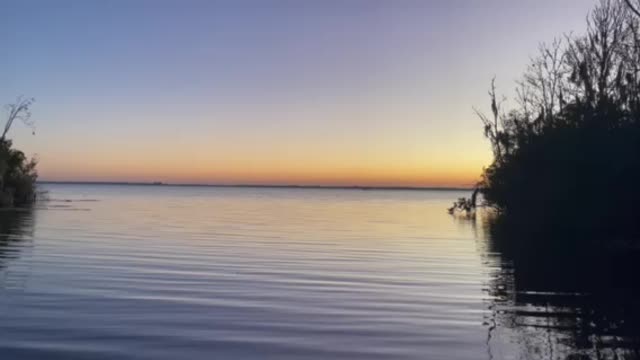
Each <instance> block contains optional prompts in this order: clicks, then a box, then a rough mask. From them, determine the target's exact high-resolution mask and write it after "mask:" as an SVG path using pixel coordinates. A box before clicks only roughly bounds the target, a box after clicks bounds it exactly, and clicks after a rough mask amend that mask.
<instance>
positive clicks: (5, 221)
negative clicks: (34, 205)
mask: <svg viewBox="0 0 640 360" xmlns="http://www.w3.org/2000/svg"><path fill="white" fill-rule="evenodd" d="M33 222H34V212H33V210H31V209H18V210H0V268H2V267H4V266H5V265H6V263H7V261H8V260H10V259H13V258H17V257H18V256H19V250H20V249H21V248H22V247H24V241H25V239H26V238H28V237H30V235H32V233H33Z"/></svg>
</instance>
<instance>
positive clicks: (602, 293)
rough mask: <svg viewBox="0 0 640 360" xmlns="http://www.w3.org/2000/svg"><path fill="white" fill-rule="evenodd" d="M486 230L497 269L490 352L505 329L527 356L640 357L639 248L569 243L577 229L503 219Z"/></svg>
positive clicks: (488, 249) (491, 294) (491, 306)
mask: <svg viewBox="0 0 640 360" xmlns="http://www.w3.org/2000/svg"><path fill="white" fill-rule="evenodd" d="M485 229H486V233H487V243H486V245H485V249H484V253H485V258H486V259H489V260H487V261H491V263H490V265H493V266H494V269H495V272H494V273H492V274H491V280H490V283H489V287H488V292H489V298H490V304H489V309H490V311H491V316H490V319H489V321H488V322H487V323H488V326H489V338H488V342H489V351H490V354H489V355H490V357H491V356H493V355H492V353H495V351H493V349H492V346H493V344H492V342H494V339H495V338H496V333H505V334H509V335H511V336H512V337H513V339H514V340H515V341H516V342H517V347H518V351H519V352H520V354H518V357H517V358H520V359H572V360H573V359H640V283H639V282H638V281H637V274H640V272H638V270H640V265H639V264H636V262H634V259H637V258H638V255H637V254H634V253H633V252H631V251H625V252H617V251H612V250H605V249H599V250H598V251H593V250H585V249H583V250H580V251H576V249H575V248H573V249H571V250H569V249H564V248H562V246H560V244H564V243H566V241H562V240H563V238H566V237H567V236H571V234H562V233H554V234H550V233H545V232H543V231H534V230H532V229H522V228H518V226H509V225H507V224H505V223H504V221H499V220H497V219H488V220H487V221H486V223H485ZM541 237H545V238H546V240H547V241H540V238H541ZM580 240H581V241H588V239H580ZM543 244H544V245H543Z"/></svg>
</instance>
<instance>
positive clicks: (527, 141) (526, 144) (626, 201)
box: [454, 0, 640, 238]
mask: <svg viewBox="0 0 640 360" xmlns="http://www.w3.org/2000/svg"><path fill="white" fill-rule="evenodd" d="M639 20H640V19H639V18H638V17H637V16H636V15H635V13H634V12H633V11H632V10H631V8H630V7H629V6H628V5H627V3H626V2H625V1H624V0H602V1H601V2H600V4H599V6H598V7H597V8H596V9H594V10H593V11H592V13H591V15H590V17H589V18H588V28H587V33H586V35H584V36H580V37H566V38H565V39H564V40H562V41H555V42H554V43H553V44H551V45H543V46H541V48H540V50H541V51H540V56H539V57H538V58H536V59H534V60H533V61H532V63H531V65H530V66H529V68H528V69H527V71H526V72H525V74H524V76H523V79H522V80H521V81H520V82H519V84H518V89H517V95H518V96H517V100H518V106H516V107H515V108H514V109H512V110H510V111H504V110H503V109H502V107H503V106H502V105H503V104H504V102H502V101H499V100H498V99H497V96H496V91H495V86H494V85H493V83H492V87H491V91H490V92H489V94H490V97H491V110H492V111H491V113H492V116H491V117H487V116H485V115H483V114H481V113H478V114H479V115H480V118H481V119H482V121H483V123H484V125H485V128H484V129H485V135H486V137H487V138H488V139H489V140H490V142H491V144H492V149H493V154H494V160H493V163H492V164H491V165H490V166H489V167H488V168H486V169H485V171H484V173H483V175H482V180H481V181H480V183H479V184H478V189H479V190H480V192H481V193H482V195H483V198H484V201H485V203H486V205H488V206H491V207H493V208H495V209H497V211H498V212H499V213H501V214H503V215H504V216H507V217H509V218H510V219H511V220H513V221H515V222H517V223H520V224H526V225H534V226H543V227H547V228H555V229H557V228H568V229H571V230H572V231H584V232H585V233H586V232H589V233H592V232H594V231H602V232H606V233H607V234H609V235H614V237H615V236H618V237H633V238H640V211H638V209H637V207H638V204H640V187H639V186H640V31H639V28H640V21H639ZM461 204H462V203H461ZM462 205H468V203H464V204H462ZM454 207H455V208H457V209H459V210H466V209H463V207H461V206H454Z"/></svg>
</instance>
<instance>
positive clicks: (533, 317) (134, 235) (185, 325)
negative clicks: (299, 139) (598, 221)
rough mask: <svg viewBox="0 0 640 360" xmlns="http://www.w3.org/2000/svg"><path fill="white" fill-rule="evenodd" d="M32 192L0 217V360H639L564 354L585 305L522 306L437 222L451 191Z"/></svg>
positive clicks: (501, 271) (578, 299) (536, 302)
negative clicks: (43, 197) (29, 203)
mask: <svg viewBox="0 0 640 360" xmlns="http://www.w3.org/2000/svg"><path fill="white" fill-rule="evenodd" d="M45 187H46V188H47V189H48V190H49V191H50V198H51V201H49V202H46V203H41V204H40V205H39V206H38V208H37V209H35V210H31V211H21V212H8V211H4V212H2V213H1V214H0V216H1V218H0V219H2V220H1V221H0V356H1V357H2V358H16V359H42V358H47V359H113V358H119V359H520V358H523V359H524V358H526V359H528V358H534V359H535V358H539V359H548V358H554V359H555V358H558V359H566V358H570V357H568V356H577V355H581V356H586V358H594V359H595V358H609V357H610V358H614V357H612V356H618V358H636V356H637V354H638V353H637V346H636V344H637V342H635V339H637V338H636V337H635V335H637V334H636V333H635V329H636V328H635V327H633V326H631V327H629V326H627V330H628V331H627V333H625V334H614V335H612V336H613V338H614V340H611V336H610V335H609V333H604V331H605V325H608V324H609V323H608V322H607V321H603V323H602V324H596V325H594V326H592V329H594V330H593V331H591V332H586V333H585V335H584V336H583V337H584V338H585V339H583V338H582V337H581V335H580V334H581V333H579V332H578V331H579V330H580V329H581V328H580V326H582V325H583V324H582V323H580V322H579V321H578V320H579V319H580V318H581V317H584V314H585V312H589V311H595V310H594V309H592V308H590V307H594V308H595V306H597V305H599V304H600V303H597V302H596V303H593V302H589V301H583V300H585V299H590V297H589V294H581V293H569V294H565V293H563V292H562V291H561V290H562V289H555V290H554V291H552V292H551V293H545V292H539V291H529V290H530V289H528V288H527V286H528V285H527V282H526V281H525V282H521V281H520V279H519V278H518V277H517V276H516V275H515V274H517V273H520V272H518V267H517V266H514V263H513V261H512V260H511V259H509V258H507V257H505V256H502V255H501V254H500V252H499V251H497V250H496V249H494V248H493V247H492V246H491V242H490V241H489V240H490V239H489V238H488V235H485V234H486V233H487V232H486V231H485V230H484V227H483V226H482V225H481V224H480V223H481V221H480V220H476V221H471V220H467V219H461V218H454V217H451V216H449V215H448V214H447V213H446V208H447V206H449V205H450V203H451V202H452V201H453V200H454V199H455V198H457V197H460V196H464V195H468V194H466V193H465V192H455V191H399V190H394V191H383V190H367V191H364V190H346V189H335V190H331V189H270V188H216V187H173V186H125V185H46V186H45ZM523 286H524V288H522V287H523ZM624 296H625V304H622V305H620V309H618V310H620V311H626V309H629V308H634V307H633V306H634V305H637V302H636V300H637V297H634V296H633V294H630V295H629V294H626V295H624ZM566 299H568V300H566ZM627 303H628V304H627ZM609 306H610V305H609ZM613 313H615V311H614V312H613ZM580 314H582V315H580ZM607 314H608V315H610V314H609V313H607ZM621 316H622V319H626V318H627V314H626V313H623V314H622V315H621ZM634 316H635V315H634ZM609 318H611V316H609ZM556 320H557V321H556ZM631 320H633V318H632V319H631ZM623 323H624V321H623ZM574 330H575V331H574ZM572 334H573V335H572ZM601 335H602V336H601ZM580 341H582V343H580ZM612 341H613V342H612ZM612 344H613V345H612ZM598 356H600V357H598Z"/></svg>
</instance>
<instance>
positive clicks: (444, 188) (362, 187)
mask: <svg viewBox="0 0 640 360" xmlns="http://www.w3.org/2000/svg"><path fill="white" fill-rule="evenodd" d="M37 183H38V184H60V185H136V186H194V187H233V188H290V189H294V188H298V189H345V190H348V189H351V190H441V191H456V190H457V191H460V190H472V189H473V187H471V186H470V187H462V186H372V185H317V184H316V185H314V184H309V185H301V184H215V183H214V184H207V183H195V184H191V183H165V182H160V181H153V182H144V181H132V182H129V181H49V180H42V181H37Z"/></svg>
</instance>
